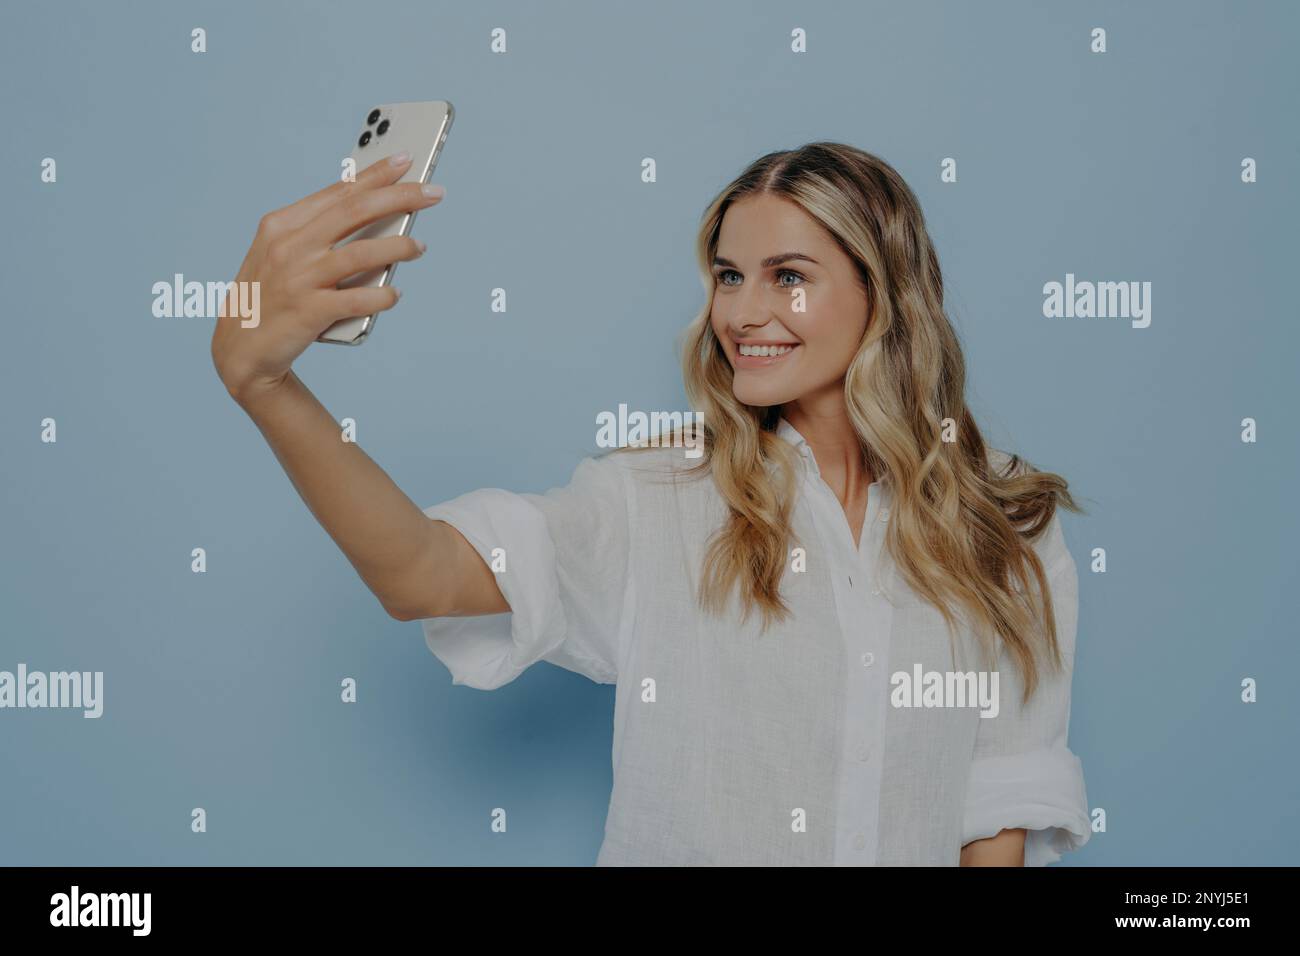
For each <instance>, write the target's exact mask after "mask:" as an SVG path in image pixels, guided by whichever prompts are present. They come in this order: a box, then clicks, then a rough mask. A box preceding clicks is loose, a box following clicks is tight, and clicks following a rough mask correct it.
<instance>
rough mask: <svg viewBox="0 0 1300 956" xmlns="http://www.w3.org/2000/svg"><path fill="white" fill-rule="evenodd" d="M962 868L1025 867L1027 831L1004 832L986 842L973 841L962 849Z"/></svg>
mask: <svg viewBox="0 0 1300 956" xmlns="http://www.w3.org/2000/svg"><path fill="white" fill-rule="evenodd" d="M961 865H962V866H1024V865H1025V831H1024V830H1022V829H1016V830H1003V831H1002V832H1000V833H999V834H998V835H997V836H991V837H989V838H988V839H986V840H972V841H971V842H970V843H967V844H966V845H965V846H964V847H962V848H961Z"/></svg>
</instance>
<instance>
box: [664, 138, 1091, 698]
mask: <svg viewBox="0 0 1300 956" xmlns="http://www.w3.org/2000/svg"><path fill="white" fill-rule="evenodd" d="M759 194H769V195H776V196H779V197H782V198H784V199H786V200H789V201H791V202H794V203H796V204H797V205H799V206H800V207H801V208H802V209H803V210H804V211H805V212H807V213H808V214H809V215H810V216H811V217H812V218H813V219H815V220H816V221H817V222H819V223H820V224H821V225H822V226H823V227H825V229H826V230H827V231H828V232H829V233H830V234H831V235H832V236H833V237H834V238H835V239H836V241H837V242H838V243H839V245H840V247H841V248H842V249H843V250H844V251H845V253H846V254H847V255H848V256H849V257H850V258H852V259H853V261H854V263H855V264H856V266H857V269H858V275H859V278H860V280H861V282H862V283H863V286H864V288H865V289H866V291H867V295H868V302H869V303H870V306H869V307H870V320H869V322H868V325H867V330H866V334H865V335H864V336H863V339H862V342H861V344H860V345H859V346H858V350H857V354H856V355H855V356H854V358H853V361H852V363H851V364H850V366H849V368H848V372H847V374H846V375H845V379H844V398H845V402H846V404H847V407H848V414H849V418H850V420H851V421H852V423H853V428H854V431H855V432H856V433H857V435H858V437H859V439H860V441H861V445H862V451H863V455H864V460H865V461H866V463H867V465H868V467H869V468H870V470H871V473H872V474H873V475H874V476H876V477H877V478H878V479H880V480H882V481H887V482H889V485H890V489H891V491H892V493H893V496H894V504H893V507H892V509H891V514H890V521H889V523H888V525H887V531H886V546H887V547H888V549H889V551H890V554H891V555H892V557H893V559H894V562H895V564H896V565H897V567H898V568H899V570H900V571H901V572H902V574H903V575H904V577H905V578H906V580H907V582H908V584H909V585H910V586H911V587H912V588H913V590H914V591H916V593H917V594H918V595H920V596H921V597H922V598H923V599H924V600H926V601H929V602H930V603H932V604H933V605H935V606H936V607H937V608H938V609H939V610H940V612H941V613H942V615H943V618H944V620H945V621H946V622H947V624H948V628H949V634H950V636H951V635H952V633H953V628H954V627H955V619H954V615H953V613H952V610H951V607H950V603H951V604H954V605H956V606H958V607H960V608H963V609H964V610H966V611H968V612H969V614H970V620H971V623H972V624H973V625H974V630H975V632H976V634H977V635H978V638H979V641H980V646H981V647H982V648H983V650H984V651H985V652H986V653H987V654H988V655H989V659H991V660H996V654H997V648H996V640H997V638H1001V640H1002V642H1003V643H1004V645H1005V647H1006V648H1007V650H1008V651H1009V652H1010V654H1011V656H1012V659H1013V660H1014V661H1015V663H1016V665H1017V667H1018V668H1019V670H1020V673H1021V674H1022V675H1023V678H1024V698H1025V700H1026V701H1027V700H1028V699H1029V697H1030V696H1031V695H1032V693H1033V691H1034V688H1035V687H1036V686H1037V681H1038V668H1037V662H1036V656H1037V655H1036V650H1037V649H1040V648H1041V649H1043V650H1046V651H1047V653H1048V657H1049V660H1050V662H1051V663H1052V664H1053V665H1054V666H1058V667H1059V665H1060V663H1061V657H1060V648H1059V647H1058V644H1057V637H1056V626H1055V615H1054V612H1053V609H1052V602H1051V594H1050V589H1049V588H1048V586H1047V581H1046V579H1045V576H1044V569H1043V567H1042V562H1041V561H1040V560H1039V558H1038V556H1037V554H1036V553H1035V552H1034V550H1033V548H1032V547H1031V542H1032V541H1034V540H1036V539H1037V537H1038V536H1039V535H1040V534H1041V533H1043V531H1044V530H1045V529H1046V528H1047V526H1048V524H1049V523H1050V522H1051V519H1052V516H1053V514H1054V513H1055V509H1056V506H1057V504H1058V503H1060V504H1061V505H1062V506H1063V507H1065V508H1068V509H1069V510H1071V511H1074V512H1076V513H1082V512H1083V509H1082V508H1081V507H1080V506H1079V505H1078V504H1076V502H1075V501H1074V499H1073V498H1072V497H1071V496H1070V493H1069V491H1068V490H1067V487H1068V486H1067V482H1066V481H1065V480H1064V479H1063V478H1062V477H1061V476H1059V475H1056V474H1053V473H1051V472H1044V471H1038V470H1036V469H1034V468H1033V467H1031V466H1030V465H1029V463H1028V462H1026V461H1024V459H1022V458H1021V457H1020V456H1018V455H1012V456H1010V460H1009V461H1008V462H1007V466H1006V467H1005V468H1004V469H1002V472H1001V473H999V472H997V471H995V469H994V468H992V467H991V464H990V459H989V457H988V449H987V448H986V446H985V443H984V439H983V437H982V436H981V434H980V431H979V428H978V427H977V426H976V424H975V421H974V419H973V418H972V416H971V414H970V412H969V410H968V409H967V407H966V402H965V397H964V394H965V381H966V368H965V359H964V357H963V355H962V351H961V347H960V344H959V343H958V340H957V336H956V333H955V332H954V330H953V328H952V325H951V323H950V322H949V319H948V316H947V314H946V313H945V311H944V304H943V277H942V274H941V272H940V269H939V260H938V257H937V256H936V255H935V251H934V247H933V245H932V244H931V242H930V238H929V235H928V233H927V231H926V227H925V217H924V216H923V214H922V212H921V207H920V204H919V203H918V201H917V199H916V196H915V195H914V194H913V193H912V190H911V189H910V188H909V187H908V185H907V184H906V183H905V182H904V181H903V179H902V177H901V176H899V174H898V173H897V172H896V171H895V170H894V169H893V167H891V166H890V165H889V164H888V163H886V162H885V161H884V160H882V159H880V158H878V157H876V156H873V155H872V154H870V153H867V152H864V151H862V150H860V149H856V148H854V147H852V146H847V145H844V144H840V143H832V142H815V143H808V144H806V145H804V146H801V147H799V148H798V149H793V150H788V151H781V152H773V153H768V154H767V155H765V156H762V157H760V158H759V159H757V160H755V161H754V162H753V163H752V164H750V166H749V167H748V168H747V169H745V171H744V172H742V173H741V174H740V175H739V176H738V177H737V178H736V179H735V180H733V181H732V182H731V184H730V185H728V186H727V187H726V188H725V189H723V190H722V192H721V193H720V194H719V195H718V196H717V198H715V199H714V200H713V202H712V203H711V204H710V205H709V207H708V209H706V210H705V213H704V216H703V218H702V221H701V225H700V230H699V235H698V238H697V242H696V255H697V259H698V263H699V267H700V270H701V273H702V277H703V280H704V285H705V289H706V291H707V293H708V301H707V302H706V303H705V305H704V308H703V309H702V310H701V311H700V313H699V315H698V316H697V317H696V318H695V320H694V321H693V322H692V323H691V324H690V326H689V327H688V328H687V330H686V333H685V341H684V348H683V350H682V373H683V378H684V381H685V385H686V393H687V396H688V398H689V399H690V402H691V407H692V408H693V409H695V410H697V411H698V412H700V413H702V417H703V428H702V432H703V434H702V441H701V444H702V451H703V453H702V455H701V457H700V460H699V462H698V463H697V464H696V465H695V466H694V467H693V468H691V469H689V471H690V472H694V473H697V474H698V475H703V474H705V473H707V474H709V475H711V477H712V480H713V482H714V484H715V485H716V487H717V490H718V491H719V492H720V494H721V495H722V497H723V499H724V500H725V501H726V503H727V505H728V507H729V514H728V516H727V519H726V521H725V522H724V523H723V525H722V527H721V528H719V529H718V531H717V533H716V534H715V535H714V536H713V538H712V539H711V541H710V544H709V548H708V552H707V554H706V556H705V560H704V567H703V569H702V574H701V582H700V587H699V601H700V605H701V607H702V608H703V609H704V610H705V611H706V612H709V613H714V614H717V613H721V612H722V611H723V610H724V609H725V607H726V604H727V602H728V600H729V596H730V595H731V593H732V592H733V590H734V589H736V588H739V590H740V597H741V603H742V605H743V609H744V610H743V613H744V617H745V618H746V619H747V618H748V616H749V613H750V610H751V609H752V608H758V609H759V611H760V612H761V613H762V616H763V629H764V630H766V628H767V627H768V626H769V625H770V624H771V623H772V622H773V621H776V620H781V621H784V620H786V618H787V617H788V616H789V614H790V609H789V607H788V606H787V605H786V604H785V602H784V600H783V599H782V597H781V592H780V584H781V579H782V576H783V574H784V572H785V569H786V565H787V561H788V557H787V556H788V555H789V553H790V550H789V544H790V538H791V533H792V532H791V516H792V512H793V508H794V501H795V494H796V487H797V484H796V481H797V478H796V475H797V471H796V468H797V466H798V461H797V453H796V452H795V450H794V448H793V447H792V446H791V445H790V444H789V443H788V442H786V441H785V440H784V439H782V438H779V437H777V435H776V433H775V429H776V426H777V424H778V422H779V420H780V416H781V409H780V407H779V406H775V407H770V408H758V407H753V406H749V405H745V404H742V403H741V402H739V401H738V400H737V399H736V398H735V396H734V394H733V391H732V375H733V372H732V368H731V364H730V362H729V361H728V360H727V356H726V353H725V352H724V351H723V348H722V345H721V343H720V342H719V341H718V339H717V336H716V335H715V334H714V331H713V325H712V323H711V320H710V313H711V310H712V300H713V293H714V289H715V278H714V274H713V271H712V266H713V259H714V254H715V253H716V251H717V245H718V235H719V230H720V228H721V225H722V219H723V216H724V214H725V213H726V211H727V209H728V207H729V206H731V204H732V203H735V202H737V201H738V200H740V199H742V198H746V197H750V196H755V195H759ZM945 419H951V422H950V423H949V426H950V427H949V431H950V432H955V440H954V441H944V440H943V438H942V433H943V429H944V422H945ZM681 440H682V439H681V435H680V433H679V432H678V431H674V432H673V435H672V437H666V436H665V437H661V438H657V439H656V441H655V443H656V444H660V445H663V444H671V443H675V442H680V441H681ZM1031 576H1032V578H1033V581H1034V583H1035V584H1036V586H1037V593H1038V594H1039V595H1040V598H1041V601H1040V605H1039V606H1037V607H1036V606H1035V605H1034V604H1032V603H1030V600H1029V585H1030V579H1031ZM1040 623H1041V625H1042V628H1041V634H1039V632H1038V625H1039V624H1040ZM993 635H996V636H997V637H994V636H993Z"/></svg>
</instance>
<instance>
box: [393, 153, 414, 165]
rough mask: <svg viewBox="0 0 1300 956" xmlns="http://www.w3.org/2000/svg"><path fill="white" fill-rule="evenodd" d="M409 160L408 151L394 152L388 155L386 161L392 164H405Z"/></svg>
mask: <svg viewBox="0 0 1300 956" xmlns="http://www.w3.org/2000/svg"><path fill="white" fill-rule="evenodd" d="M410 161H411V154H410V153H408V152H405V151H403V152H400V153H394V154H393V155H392V156H389V157H388V162H389V163H391V164H392V165H394V166H405V165H406V164H407V163H409V162H410Z"/></svg>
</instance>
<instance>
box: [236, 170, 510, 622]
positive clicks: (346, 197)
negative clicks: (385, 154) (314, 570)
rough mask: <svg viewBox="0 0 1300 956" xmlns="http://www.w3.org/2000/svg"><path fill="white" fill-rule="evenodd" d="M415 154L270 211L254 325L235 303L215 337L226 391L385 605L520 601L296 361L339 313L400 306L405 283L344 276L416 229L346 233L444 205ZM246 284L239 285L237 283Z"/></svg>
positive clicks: (406, 255) (247, 262)
mask: <svg viewBox="0 0 1300 956" xmlns="http://www.w3.org/2000/svg"><path fill="white" fill-rule="evenodd" d="M408 164H409V160H408V161H407V162H406V163H401V164H396V165H395V164H390V163H389V162H387V161H381V162H379V163H375V164H374V165H372V166H370V167H368V168H367V169H365V170H364V171H362V172H361V173H360V174H359V175H358V176H357V179H356V182H354V183H347V182H338V183H334V184H333V185H331V186H329V187H327V188H325V189H322V190H320V191H319V192H316V193H313V194H311V195H310V196H306V197H304V198H303V199H300V200H299V201H298V202H296V203H294V204H293V205H290V206H286V207H284V208H283V209H278V210H276V211H274V212H272V213H269V214H267V215H266V216H264V217H263V218H262V221H261V223H260V224H259V226H258V230H257V234H256V235H255V236H254V238H253V243H252V245H251V247H250V248H249V251H248V254H247V256H246V257H245V259H244V262H243V264H242V265H241V266H240V270H239V274H238V276H237V277H236V278H237V281H239V282H257V283H259V292H260V296H259V299H260V305H261V308H260V311H261V314H260V315H259V316H258V317H257V321H256V322H255V323H252V324H248V325H247V326H246V325H245V324H244V323H243V321H242V320H241V317H240V316H239V315H238V314H237V313H236V312H235V310H233V309H231V308H229V307H228V308H227V309H226V310H225V311H226V313H227V315H228V316H229V317H226V318H219V319H217V322H216V328H215V330H214V332H213V337H212V360H213V364H214V366H215V367H216V370H217V374H218V375H219V377H220V378H221V381H222V383H223V384H224V385H225V387H226V390H227V392H228V393H229V394H230V396H231V397H232V398H233V399H234V400H235V402H236V403H237V404H238V405H239V406H240V407H241V408H242V409H243V410H244V411H245V412H246V413H247V414H248V415H249V417H250V418H251V419H252V420H253V422H254V423H255V424H256V425H257V427H258V428H259V429H260V430H261V432H262V434H263V436H264V437H265V438H266V440H267V442H268V444H270V446H271V449H272V450H273V451H274V453H275V456H276V458H277V459H278V460H279V462H280V465H281V466H282V467H283V468H284V471H285V473H286V474H287V475H288V476H289V480H290V481H291V482H292V483H293V486H294V488H295V489H297V491H298V494H299V495H300V496H301V497H302V499H303V501H304V502H305V503H306V505H307V507H308V508H309V509H310V511H311V513H312V514H313V515H314V516H315V518H316V520H317V521H319V522H320V524H321V526H322V527H323V528H324V529H325V530H326V532H328V533H329V535H330V537H331V538H332V539H333V540H334V542H335V544H337V545H338V546H339V548H340V549H342V551H343V553H344V554H345V555H346V556H347V558H348V560H349V561H351V562H352V566H353V567H354V568H356V570H357V573H358V574H359V575H360V576H361V579H362V580H363V581H364V582H365V584H366V586H367V587H368V588H370V590H371V591H372V592H373V593H374V595H375V597H377V598H378V599H379V602H380V603H381V604H382V605H383V607H384V609H385V610H386V611H387V612H388V613H389V614H391V615H392V616H393V617H396V618H398V619H400V620H410V619H413V618H421V617H434V616H444V615H473V614H491V613H500V612H504V611H508V610H510V608H509V606H508V604H507V603H506V601H505V599H504V598H503V597H502V594H501V591H500V589H499V588H498V587H497V584H496V580H495V575H493V573H492V571H491V569H490V568H488V566H487V565H486V564H485V563H484V562H483V559H482V558H481V557H479V555H478V553H477V552H476V551H475V550H474V549H473V547H472V546H471V545H470V544H469V542H468V541H466V540H465V539H464V538H463V537H462V536H461V535H460V533H459V532H457V531H456V530H455V529H454V528H452V527H451V526H450V525H447V524H445V523H443V522H441V521H432V520H430V519H429V518H428V517H427V516H426V515H425V514H424V512H423V511H421V510H420V508H418V507H417V506H416V505H415V503H414V502H412V501H411V499H410V498H408V497H407V496H406V495H405V494H404V493H403V492H402V491H401V489H399V488H398V487H397V486H396V485H395V484H394V483H393V481H392V479H390V478H389V477H388V475H387V474H385V472H384V471H383V469H381V468H380V467H379V466H378V465H377V464H375V462H374V461H372V460H371V459H370V457H369V456H367V455H366V453H365V452H363V451H362V450H361V448H360V447H359V446H358V445H357V444H356V443H355V442H344V441H343V440H342V437H341V435H340V431H339V425H338V423H337V422H336V421H335V420H334V419H333V417H332V416H331V415H330V414H329V412H328V411H326V409H325V408H324V406H323V405H321V403H320V402H319V401H318V400H317V399H316V397H315V396H314V395H313V394H312V393H311V392H310V391H309V390H308V388H307V386H306V385H304V384H303V383H302V381H301V380H300V379H299V378H298V376H297V375H296V374H295V373H294V372H293V370H292V365H293V362H294V360H295V359H296V358H297V357H298V356H299V355H300V354H302V352H303V351H304V350H305V349H306V348H307V347H308V346H309V345H311V344H312V342H314V341H315V339H316V337H317V336H318V335H319V334H320V333H321V332H322V331H324V330H325V329H327V328H328V327H329V326H330V325H332V324H333V323H334V322H335V321H337V320H338V319H341V318H346V317H348V316H353V315H368V314H370V313H372V312H376V311H382V310H384V309H388V308H391V307H392V306H393V305H394V304H395V303H396V301H397V293H396V291H395V290H394V289H392V288H378V289H376V288H364V287H363V288H352V289H338V288H337V284H338V282H339V280H341V279H344V278H347V277H348V276H351V275H354V274H356V273H358V272H363V271H367V270H369V269H372V268H376V267H381V266H383V265H385V264H386V263H390V262H397V261H404V260H409V259H414V258H416V257H418V256H419V255H420V254H421V253H422V252H423V246H422V245H421V244H420V243H418V242H416V241H415V240H414V239H411V238H410V237H405V236H392V237H386V238H381V239H359V240H356V241H353V242H349V243H345V244H343V245H341V246H339V247H338V248H335V247H334V243H336V242H338V241H339V240H341V239H343V238H345V237H347V236H349V235H351V234H352V233H353V232H355V231H356V230H357V229H359V228H360V227H362V226H364V225H366V224H368V223H371V222H374V221H376V220H378V219H380V218H383V217H384V216H388V215H392V214H393V213H396V212H401V211H403V210H410V209H421V208H425V207H427V206H431V205H433V203H435V202H436V201H437V199H438V198H439V195H440V193H437V192H435V193H433V194H428V193H426V192H425V191H424V190H422V188H421V186H420V184H419V183H397V182H396V180H397V179H398V178H399V177H400V176H401V175H402V173H403V172H404V171H405V169H406V166H407V165H408ZM236 288H238V287H236Z"/></svg>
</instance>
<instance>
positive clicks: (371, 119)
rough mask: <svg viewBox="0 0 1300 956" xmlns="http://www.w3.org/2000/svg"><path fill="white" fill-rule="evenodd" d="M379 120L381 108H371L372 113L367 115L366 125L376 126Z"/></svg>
mask: <svg viewBox="0 0 1300 956" xmlns="http://www.w3.org/2000/svg"><path fill="white" fill-rule="evenodd" d="M378 120H379V110H378V108H376V109H373V110H371V111H370V115H369V116H367V117H366V125H367V126H374V125H375V123H376V122H377V121H378Z"/></svg>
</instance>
